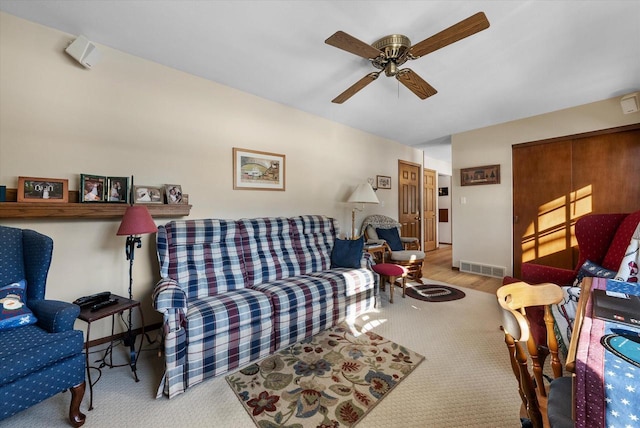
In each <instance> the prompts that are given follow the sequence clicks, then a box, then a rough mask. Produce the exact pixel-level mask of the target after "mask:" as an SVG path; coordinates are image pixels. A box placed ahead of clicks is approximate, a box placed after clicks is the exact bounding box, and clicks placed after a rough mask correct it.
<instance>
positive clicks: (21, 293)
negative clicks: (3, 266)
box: [0, 279, 38, 330]
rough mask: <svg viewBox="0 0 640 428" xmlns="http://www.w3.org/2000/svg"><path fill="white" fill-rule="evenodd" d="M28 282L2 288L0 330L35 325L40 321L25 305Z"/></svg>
mask: <svg viewBox="0 0 640 428" xmlns="http://www.w3.org/2000/svg"><path fill="white" fill-rule="evenodd" d="M26 287H27V281H25V280H24V279H23V280H20V281H18V282H14V283H13V284H9V285H5V286H4V287H0V330H6V329H9V328H15V327H22V326H25V325H29V324H35V323H36V322H37V321H38V319H37V318H36V317H35V315H33V312H31V310H30V309H29V308H28V307H27V304H26V303H25V289H26Z"/></svg>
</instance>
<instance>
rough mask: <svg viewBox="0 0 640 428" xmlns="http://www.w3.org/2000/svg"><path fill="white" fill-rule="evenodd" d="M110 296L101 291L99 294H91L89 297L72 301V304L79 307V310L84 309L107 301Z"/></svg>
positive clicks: (109, 293)
mask: <svg viewBox="0 0 640 428" xmlns="http://www.w3.org/2000/svg"><path fill="white" fill-rule="evenodd" d="M110 296H111V292H110V291H103V292H101V293H96V294H91V295H90V296H83V297H79V298H78V299H76V300H74V301H73V303H74V304H76V305H78V306H80V308H82V309H84V308H88V307H90V306H93V305H95V304H97V303H102V302H105V301H107V300H109V297H110Z"/></svg>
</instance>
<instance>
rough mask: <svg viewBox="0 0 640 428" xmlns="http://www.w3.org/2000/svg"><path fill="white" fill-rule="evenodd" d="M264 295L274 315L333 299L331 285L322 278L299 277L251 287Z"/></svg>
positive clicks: (333, 291)
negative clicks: (269, 302)
mask: <svg viewBox="0 0 640 428" xmlns="http://www.w3.org/2000/svg"><path fill="white" fill-rule="evenodd" d="M252 288H253V289H254V290H257V291H260V292H261V293H264V294H265V295H266V296H267V297H268V299H269V300H270V301H271V304H272V306H273V311H274V313H276V314H282V313H288V312H295V311H297V310H299V309H301V308H312V307H313V305H314V304H316V303H319V302H322V301H324V300H331V299H333V294H334V293H335V290H334V288H333V284H332V283H331V282H330V281H327V280H325V279H322V278H314V277H311V276H299V277H294V278H287V279H285V280H280V281H273V282H269V283H266V284H258V285H254V286H253V287H252Z"/></svg>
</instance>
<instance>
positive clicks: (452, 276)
mask: <svg viewBox="0 0 640 428" xmlns="http://www.w3.org/2000/svg"><path fill="white" fill-rule="evenodd" d="M451 250H452V249H451V245H449V244H440V246H439V247H438V249H436V250H434V251H429V252H427V253H426V257H425V259H424V264H423V266H422V276H424V277H427V278H429V279H434V280H436V281H442V282H446V283H447V284H451V285H457V286H459V287H464V288H471V289H473V290H478V291H484V292H486V293H491V294H495V292H496V290H497V289H498V288H500V286H502V278H493V277H490V276H484V275H475V274H472V273H466V272H460V271H459V270H457V269H455V270H454V269H453V268H452V251H451Z"/></svg>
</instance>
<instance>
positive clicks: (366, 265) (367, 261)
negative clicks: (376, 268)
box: [360, 251, 376, 270]
mask: <svg viewBox="0 0 640 428" xmlns="http://www.w3.org/2000/svg"><path fill="white" fill-rule="evenodd" d="M375 264H376V262H375V259H374V258H373V254H371V253H367V252H366V251H364V252H363V253H362V258H361V259H360V268H362V269H369V270H371V266H373V265H375Z"/></svg>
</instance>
